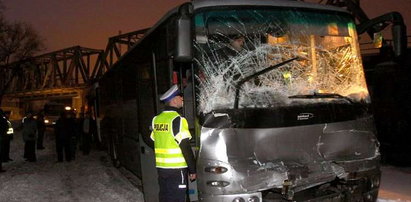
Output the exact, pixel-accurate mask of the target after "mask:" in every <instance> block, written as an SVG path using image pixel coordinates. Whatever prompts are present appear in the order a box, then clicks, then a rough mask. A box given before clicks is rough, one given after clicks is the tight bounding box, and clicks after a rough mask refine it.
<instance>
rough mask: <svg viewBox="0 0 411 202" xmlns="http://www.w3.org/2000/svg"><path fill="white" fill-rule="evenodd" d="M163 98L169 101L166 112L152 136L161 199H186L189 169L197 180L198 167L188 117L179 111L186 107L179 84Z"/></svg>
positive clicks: (155, 122) (157, 119) (162, 201)
mask: <svg viewBox="0 0 411 202" xmlns="http://www.w3.org/2000/svg"><path fill="white" fill-rule="evenodd" d="M160 100H161V101H163V102H164V103H165V104H166V109H165V111H163V112H161V113H160V114H159V115H157V116H155V117H154V118H153V120H152V130H153V131H152V133H151V136H150V137H151V139H152V140H153V141H154V151H155V152H154V153H155V156H156V167H157V171H158V183H159V185H160V192H159V199H160V202H165V201H182V202H183V201H185V200H186V197H187V186H188V183H187V172H188V173H189V175H190V180H195V179H196V168H195V160H194V155H193V152H192V151H191V146H190V139H191V134H190V131H189V130H188V124H187V120H186V119H185V118H184V117H182V116H181V115H180V114H179V113H178V112H177V111H178V110H179V109H180V108H182V107H183V98H182V96H180V95H179V90H178V86H177V85H174V86H172V87H171V88H170V89H169V90H168V91H167V92H166V93H164V94H163V95H162V96H161V97H160Z"/></svg>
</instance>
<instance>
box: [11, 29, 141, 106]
mask: <svg viewBox="0 0 411 202" xmlns="http://www.w3.org/2000/svg"><path fill="white" fill-rule="evenodd" d="M147 30H148V29H142V30H138V31H133V32H129V33H125V34H119V35H116V36H113V37H110V38H109V40H108V43H107V46H106V49H105V50H104V51H103V50H98V49H92V48H85V47H81V46H73V47H69V48H66V49H62V50H58V51H54V52H50V53H46V54H42V55H39V56H35V57H32V58H29V59H27V60H24V61H17V62H14V63H12V64H10V65H9V66H8V68H7V70H6V72H5V73H4V75H8V76H10V77H13V79H12V81H11V85H10V87H9V88H8V89H7V91H6V96H8V97H19V98H36V97H42V94H44V95H49V96H52V95H54V94H55V96H59V95H63V94H64V95H65V94H70V93H67V92H72V89H78V88H83V89H84V88H86V87H87V86H88V85H89V84H90V83H92V82H93V81H95V80H97V79H99V78H100V77H101V76H103V75H104V73H105V72H106V71H108V70H109V69H110V68H111V66H112V65H113V64H115V63H116V62H117V61H118V60H119V59H120V58H121V56H122V55H124V54H125V53H126V52H127V51H128V50H129V49H130V48H131V47H132V46H133V45H135V44H136V43H137V42H138V41H139V40H140V39H141V38H143V36H144V34H145V32H146V31H147ZM63 91H64V93H62V92H63ZM65 91H67V92H65ZM53 93H54V94H53ZM72 94H73V93H72Z"/></svg>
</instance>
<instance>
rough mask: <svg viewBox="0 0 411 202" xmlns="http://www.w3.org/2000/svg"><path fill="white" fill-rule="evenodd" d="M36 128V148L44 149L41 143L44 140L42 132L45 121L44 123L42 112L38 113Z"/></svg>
mask: <svg viewBox="0 0 411 202" xmlns="http://www.w3.org/2000/svg"><path fill="white" fill-rule="evenodd" d="M37 130H38V138H37V149H45V147H44V145H43V140H44V132H45V131H46V123H44V114H43V112H41V113H39V114H38V116H37Z"/></svg>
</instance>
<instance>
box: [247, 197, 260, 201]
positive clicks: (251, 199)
mask: <svg viewBox="0 0 411 202" xmlns="http://www.w3.org/2000/svg"><path fill="white" fill-rule="evenodd" d="M248 202H260V199H259V198H258V197H257V196H252V197H251V198H249V199H248Z"/></svg>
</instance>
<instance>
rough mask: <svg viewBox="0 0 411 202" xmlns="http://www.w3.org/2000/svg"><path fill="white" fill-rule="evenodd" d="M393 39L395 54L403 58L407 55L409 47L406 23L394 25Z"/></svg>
mask: <svg viewBox="0 0 411 202" xmlns="http://www.w3.org/2000/svg"><path fill="white" fill-rule="evenodd" d="M392 41H393V48H394V56H395V57H396V58H399V59H401V58H402V57H403V56H404V55H405V52H406V49H407V34H406V26H405V25H404V24H398V25H393V26H392Z"/></svg>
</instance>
